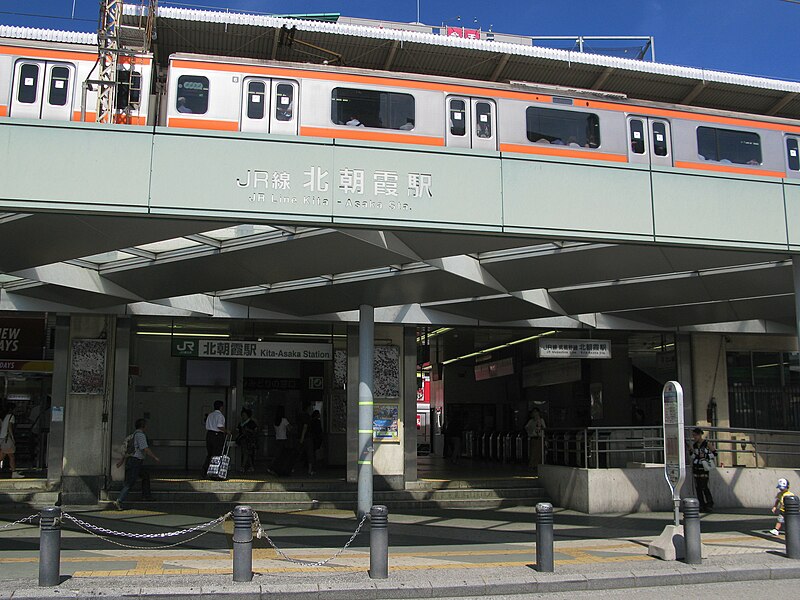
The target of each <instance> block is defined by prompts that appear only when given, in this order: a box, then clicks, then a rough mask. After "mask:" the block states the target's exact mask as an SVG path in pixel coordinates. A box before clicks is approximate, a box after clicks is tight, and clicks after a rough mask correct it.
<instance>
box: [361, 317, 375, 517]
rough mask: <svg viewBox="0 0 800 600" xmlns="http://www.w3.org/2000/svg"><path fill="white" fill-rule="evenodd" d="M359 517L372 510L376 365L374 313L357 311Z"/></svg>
mask: <svg viewBox="0 0 800 600" xmlns="http://www.w3.org/2000/svg"><path fill="white" fill-rule="evenodd" d="M358 325H359V327H358V516H359V517H361V516H363V515H366V514H369V511H370V509H371V508H372V457H373V446H372V419H373V397H372V384H373V372H374V371H373V369H374V363H375V309H374V308H373V307H372V306H368V305H366V304H364V305H361V307H360V308H359V322H358Z"/></svg>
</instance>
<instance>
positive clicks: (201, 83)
mask: <svg viewBox="0 0 800 600" xmlns="http://www.w3.org/2000/svg"><path fill="white" fill-rule="evenodd" d="M208 92H209V85H208V77H200V76H198V75H181V76H180V77H178V97H177V99H176V101H175V108H177V110H178V112H180V113H192V114H196V115H204V114H205V113H206V112H207V111H208Z"/></svg>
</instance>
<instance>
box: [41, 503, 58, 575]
mask: <svg viewBox="0 0 800 600" xmlns="http://www.w3.org/2000/svg"><path fill="white" fill-rule="evenodd" d="M59 583H61V509H60V508H58V507H57V506H48V507H47V508H43V509H42V510H41V512H40V513H39V586H40V587H45V586H51V587H52V586H54V585H58V584H59Z"/></svg>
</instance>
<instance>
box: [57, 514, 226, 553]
mask: <svg viewBox="0 0 800 600" xmlns="http://www.w3.org/2000/svg"><path fill="white" fill-rule="evenodd" d="M230 516H231V513H230V512H227V513H225V514H224V515H222V516H221V517H217V518H216V519H214V520H213V521H209V522H207V523H201V524H200V525H195V526H194V527H190V528H188V529H179V530H177V531H167V532H165V533H128V532H126V531H115V530H113V529H106V528H105V527H100V526H98V525H92V524H91V523H87V522H86V521H83V520H81V519H78V518H77V517H74V516H72V515H71V514H69V513H63V518H64V519H68V520H69V521H72V522H73V523H74V524H75V525H77V526H78V527H80V528H81V529H83V530H84V531H85V532H86V533H89V534H91V535H94V536H96V537H98V538H100V539H103V540H105V541H107V542H109V543H111V544H114V545H116V546H120V547H121V548H129V549H132V550H162V549H165V548H174V547H175V546H179V545H181V544H188V543H189V542H192V541H194V540H196V539H197V538H199V537H202V536H204V535H206V534H207V533H210V532H211V531H212V530H213V529H214V528H215V527H216V526H217V525H219V524H221V523H223V522H224V521H225V519H227V518H228V517H230ZM197 532H199V533H198V534H197V535H196V536H194V537H192V538H189V539H187V540H179V541H177V542H175V543H174V544H166V545H164V546H131V545H129V544H123V543H121V542H117V541H115V540H112V539H110V538H109V537H106V536H115V537H123V538H132V539H136V540H155V539H164V538H173V537H179V536H183V535H189V534H191V533H197Z"/></svg>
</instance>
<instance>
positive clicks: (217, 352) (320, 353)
mask: <svg viewBox="0 0 800 600" xmlns="http://www.w3.org/2000/svg"><path fill="white" fill-rule="evenodd" d="M192 341H193V340H192ZM186 343H190V342H186ZM191 356H196V357H197V358H262V359H264V358H266V359H295V360H332V359H333V347H332V346H331V344H304V343H297V342H246V341H237V340H224V341H223V340H202V339H201V340H197V350H196V353H195V354H193V355H191Z"/></svg>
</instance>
